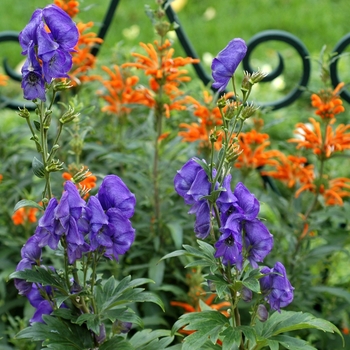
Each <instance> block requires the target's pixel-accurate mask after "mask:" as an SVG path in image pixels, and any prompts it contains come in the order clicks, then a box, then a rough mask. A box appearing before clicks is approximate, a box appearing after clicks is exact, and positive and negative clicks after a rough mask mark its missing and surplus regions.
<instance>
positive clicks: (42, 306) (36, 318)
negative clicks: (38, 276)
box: [27, 283, 53, 324]
mask: <svg viewBox="0 0 350 350" xmlns="http://www.w3.org/2000/svg"><path fill="white" fill-rule="evenodd" d="M40 288H44V289H45V292H46V294H47V295H50V294H51V287H49V286H47V287H42V286H40V285H39V287H38V285H37V284H36V283H33V285H32V289H31V291H30V292H29V293H28V294H27V298H28V300H29V302H30V304H31V305H32V306H33V307H34V308H35V309H36V310H35V312H34V315H33V317H32V318H31V319H30V320H29V322H30V324H33V323H34V322H41V323H44V321H43V318H42V316H43V315H50V314H51V312H52V311H53V308H52V305H51V303H50V302H49V301H48V300H46V299H45V298H44V297H43V296H42V294H41V292H40Z"/></svg>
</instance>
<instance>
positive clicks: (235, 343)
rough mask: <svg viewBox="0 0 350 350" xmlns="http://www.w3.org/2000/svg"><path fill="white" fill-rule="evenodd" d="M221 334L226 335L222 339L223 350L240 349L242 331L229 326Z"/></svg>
mask: <svg viewBox="0 0 350 350" xmlns="http://www.w3.org/2000/svg"><path fill="white" fill-rule="evenodd" d="M221 335H223V336H224V339H223V341H222V350H233V349H237V350H238V349H239V345H240V344H241V339H242V333H241V332H240V331H239V330H238V329H236V328H232V327H228V328H227V329H225V330H224V331H223V332H222V333H221Z"/></svg>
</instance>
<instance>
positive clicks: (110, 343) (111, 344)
mask: <svg viewBox="0 0 350 350" xmlns="http://www.w3.org/2000/svg"><path fill="white" fill-rule="evenodd" d="M116 349H118V350H136V349H135V348H134V347H133V346H132V345H131V344H130V343H129V342H128V341H126V340H125V339H124V338H122V337H113V338H111V339H109V340H107V341H106V342H105V343H103V344H102V345H101V346H100V350H116Z"/></svg>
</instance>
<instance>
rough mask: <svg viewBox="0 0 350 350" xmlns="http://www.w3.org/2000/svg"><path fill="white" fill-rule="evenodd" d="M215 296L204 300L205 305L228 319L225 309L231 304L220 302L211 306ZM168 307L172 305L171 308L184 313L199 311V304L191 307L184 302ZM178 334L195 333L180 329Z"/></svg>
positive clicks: (175, 302)
mask: <svg viewBox="0 0 350 350" xmlns="http://www.w3.org/2000/svg"><path fill="white" fill-rule="evenodd" d="M216 296H217V295H216V294H215V293H213V294H210V295H209V297H208V298H207V299H205V300H204V302H205V304H207V305H208V306H210V307H211V308H212V309H213V310H218V311H220V312H221V313H222V314H223V315H224V316H226V317H229V314H228V312H227V309H228V308H230V307H231V303H230V302H228V301H223V302H220V303H218V304H213V301H214V299H215V298H216ZM170 305H172V306H179V307H181V308H183V309H184V310H185V313H189V312H198V311H201V308H200V305H199V302H198V303H197V305H195V306H192V305H190V304H188V303H184V302H181V301H171V302H170ZM179 332H180V333H182V334H192V333H194V332H195V331H187V330H185V329H180V330H179Z"/></svg>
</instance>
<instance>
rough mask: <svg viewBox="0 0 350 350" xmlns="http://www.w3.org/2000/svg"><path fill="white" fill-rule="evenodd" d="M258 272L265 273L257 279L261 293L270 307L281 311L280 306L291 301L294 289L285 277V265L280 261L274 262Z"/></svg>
mask: <svg viewBox="0 0 350 350" xmlns="http://www.w3.org/2000/svg"><path fill="white" fill-rule="evenodd" d="M260 272H261V273H262V274H264V275H266V276H264V277H262V278H260V280H259V282H260V289H261V293H262V294H263V295H264V296H265V300H266V301H267V302H268V303H269V304H270V306H271V308H272V309H274V310H277V311H278V312H281V310H280V308H281V307H285V306H287V305H289V304H290V303H291V302H292V301H293V290H294V288H293V287H292V285H291V284H290V282H289V280H288V278H287V273H286V269H285V267H284V266H283V264H282V263H280V262H276V264H275V266H274V267H273V268H272V269H270V268H269V267H263V268H262V269H261V270H260Z"/></svg>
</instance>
